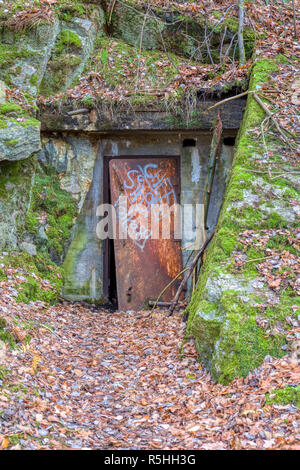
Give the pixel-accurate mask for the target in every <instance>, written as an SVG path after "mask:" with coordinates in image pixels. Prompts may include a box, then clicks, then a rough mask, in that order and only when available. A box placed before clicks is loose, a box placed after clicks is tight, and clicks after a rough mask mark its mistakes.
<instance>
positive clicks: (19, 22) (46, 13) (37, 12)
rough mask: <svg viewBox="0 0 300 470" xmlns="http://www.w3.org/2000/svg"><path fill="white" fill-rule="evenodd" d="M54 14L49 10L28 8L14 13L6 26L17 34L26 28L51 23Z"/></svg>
mask: <svg viewBox="0 0 300 470" xmlns="http://www.w3.org/2000/svg"><path fill="white" fill-rule="evenodd" d="M53 21H54V14H53V11H52V10H51V8H30V9H29V10H21V11H18V12H17V13H15V14H14V15H13V16H12V17H11V18H10V19H9V20H8V21H7V22H6V25H7V26H8V27H9V28H11V29H12V30H14V31H16V32H18V31H23V30H25V29H27V28H33V27H35V26H37V25H38V24H40V23H42V22H49V23H52V22H53Z"/></svg>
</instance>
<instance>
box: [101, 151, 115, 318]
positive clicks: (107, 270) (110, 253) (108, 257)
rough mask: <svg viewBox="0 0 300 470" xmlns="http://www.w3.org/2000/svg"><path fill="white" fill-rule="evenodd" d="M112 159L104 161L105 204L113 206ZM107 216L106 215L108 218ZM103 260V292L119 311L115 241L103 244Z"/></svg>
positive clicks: (107, 240) (108, 239) (106, 241)
mask: <svg viewBox="0 0 300 470" xmlns="http://www.w3.org/2000/svg"><path fill="white" fill-rule="evenodd" d="M111 158H112V157H110V158H105V159H104V169H103V173H104V174H103V177H104V178H103V180H104V184H103V202H104V204H111V188H110V179H109V161H110V160H111ZM106 215H107V214H105V216H106ZM103 255H104V256H103V260H104V263H103V264H104V266H103V271H104V276H103V292H104V295H105V297H106V298H107V299H108V301H109V303H110V306H111V308H112V309H113V310H117V309H118V294H117V278H116V262H115V248H114V240H112V239H110V238H106V239H105V240H104V243H103Z"/></svg>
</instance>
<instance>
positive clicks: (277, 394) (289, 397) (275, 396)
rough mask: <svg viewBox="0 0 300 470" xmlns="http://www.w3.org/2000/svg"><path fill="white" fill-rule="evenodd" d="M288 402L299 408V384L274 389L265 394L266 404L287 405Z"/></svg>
mask: <svg viewBox="0 0 300 470" xmlns="http://www.w3.org/2000/svg"><path fill="white" fill-rule="evenodd" d="M290 403H291V404H293V405H295V406H297V407H298V408H300V385H298V386H297V387H292V386H288V387H285V388H282V389H276V390H273V391H272V392H271V393H268V394H267V395H266V403H265V404H266V405H272V404H276V405H289V404H290Z"/></svg>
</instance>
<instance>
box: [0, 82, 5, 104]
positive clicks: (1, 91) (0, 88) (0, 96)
mask: <svg viewBox="0 0 300 470" xmlns="http://www.w3.org/2000/svg"><path fill="white" fill-rule="evenodd" d="M5 90H6V85H5V83H4V82H3V81H2V80H0V105H1V104H3V103H5V101H6V91H5Z"/></svg>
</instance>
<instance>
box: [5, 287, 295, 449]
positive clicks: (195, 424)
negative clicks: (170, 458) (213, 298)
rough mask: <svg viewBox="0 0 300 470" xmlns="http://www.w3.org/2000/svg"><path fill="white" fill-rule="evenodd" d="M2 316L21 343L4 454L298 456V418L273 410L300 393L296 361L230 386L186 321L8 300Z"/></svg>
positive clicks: (12, 367) (9, 359) (277, 363)
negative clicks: (187, 336)
mask: <svg viewBox="0 0 300 470" xmlns="http://www.w3.org/2000/svg"><path fill="white" fill-rule="evenodd" d="M1 314H2V315H3V316H4V317H5V318H6V320H7V321H8V323H11V320H12V319H14V320H13V323H14V326H13V327H12V328H13V330H12V331H13V334H14V336H15V338H18V339H19V341H18V342H17V345H16V347H14V348H11V347H8V345H6V346H5V348H2V349H0V364H1V365H0V374H1V376H0V379H1V381H0V448H2V449H175V450H176V449H185V450H197V449H208V450H210V449H212V450H214V449H300V410H299V409H298V408H297V407H296V406H294V405H292V404H287V405H275V404H272V405H268V404H266V394H267V393H268V392H271V397H272V391H273V390H274V389H278V388H282V387H283V386H286V385H293V386H295V385H298V384H299V379H300V371H299V365H298V364H297V361H296V360H295V359H294V358H293V356H292V355H286V356H284V357H283V358H282V359H274V358H271V357H268V356H267V357H266V358H265V361H264V363H263V365H262V366H261V367H259V368H258V369H256V370H255V371H253V372H252V373H250V374H249V375H248V377H247V378H244V379H243V378H240V379H236V380H234V381H233V382H232V383H231V384H229V385H228V386H222V385H218V384H216V383H214V382H213V380H212V379H211V376H210V374H209V373H208V372H207V371H205V369H203V368H202V366H201V364H200V363H199V362H198V360H197V354H196V352H195V349H194V346H193V344H192V343H186V344H184V345H183V338H184V330H185V323H183V322H182V314H181V313H179V312H177V313H175V314H174V315H173V316H172V317H170V318H165V312H163V311H155V312H154V313H153V314H151V312H150V311H142V312H127V313H122V312H115V313H112V312H109V311H107V310H104V309H96V308H95V309H94V310H93V309H91V308H86V307H84V306H83V305H80V304H64V305H59V306H56V307H50V308H49V307H47V306H46V305H45V304H43V303H42V302H39V301H38V302H32V303H31V304H29V305H25V304H17V303H16V302H15V300H14V299H13V297H11V295H9V294H8V293H7V295H2V299H1ZM16 319H17V321H16ZM298 328H299V322H298ZM26 332H27V333H30V336H31V340H30V342H29V341H28V340H27V339H26V338H27V336H26Z"/></svg>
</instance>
